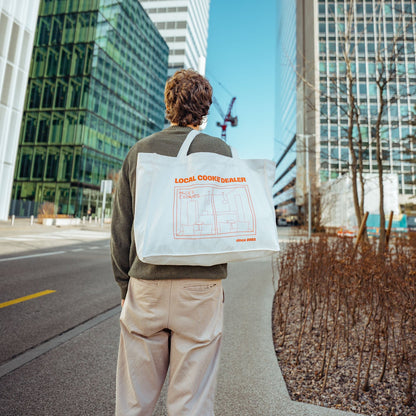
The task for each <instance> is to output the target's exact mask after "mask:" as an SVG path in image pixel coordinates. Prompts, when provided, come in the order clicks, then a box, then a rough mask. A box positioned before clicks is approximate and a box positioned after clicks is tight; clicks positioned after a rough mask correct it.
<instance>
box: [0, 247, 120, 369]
mask: <svg viewBox="0 0 416 416" xmlns="http://www.w3.org/2000/svg"><path fill="white" fill-rule="evenodd" d="M47 290H50V291H54V292H53V293H49V294H46V295H43V296H39V297H36V298H33V299H29V300H26V301H23V302H19V303H16V304H12V305H10V306H6V307H3V308H0V322H1V330H0V336H1V340H2V341H1V344H0V364H2V363H4V362H6V361H8V360H10V359H11V358H12V357H14V356H16V355H18V354H21V353H23V352H24V351H26V350H28V349H30V348H33V347H35V346H37V345H39V344H41V343H43V342H45V341H47V340H49V339H51V338H54V337H56V336H58V335H59V334H62V333H63V332H65V331H68V330H69V329H71V328H74V327H77V326H79V325H80V324H82V323H83V322H85V321H88V320H90V319H92V318H94V317H96V316H97V315H99V314H101V313H103V312H105V311H107V310H109V309H111V308H114V307H116V306H117V305H118V304H119V297H120V295H119V290H118V286H117V285H116V283H115V281H114V279H113V276H112V271H111V264H110V256H109V242H108V240H102V241H93V242H86V243H83V244H77V245H69V246H60V247H57V248H54V247H51V248H49V249H44V250H35V251H30V252H21V253H18V255H8V256H1V257H0V303H4V302H7V301H11V300H14V299H19V298H21V297H25V296H29V295H34V294H38V293H40V292H43V291H47Z"/></svg>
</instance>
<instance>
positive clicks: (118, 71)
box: [11, 0, 169, 216]
mask: <svg viewBox="0 0 416 416" xmlns="http://www.w3.org/2000/svg"><path fill="white" fill-rule="evenodd" d="M168 55H169V50H168V46H167V44H166V43H165V41H164V40H163V38H162V37H161V36H160V34H159V32H158V31H157V29H156V27H155V26H154V24H153V23H152V21H151V20H150V18H149V17H148V16H147V14H146V13H145V11H144V10H143V8H142V7H141V5H140V3H139V2H138V1H137V0H119V1H116V0H111V1H109V0H89V1H87V0H42V1H41V4H40V9H39V18H38V24H37V30H36V35H35V42H34V49H33V55H32V64H31V69H30V75H29V76H30V77H29V84H28V88H27V95H26V102H25V108H24V110H25V111H24V116H23V121H22V128H21V132H20V142H19V150H18V156H17V162H16V170H15V181H14V186H13V195H12V204H11V212H12V211H13V210H14V212H13V213H15V214H16V215H30V214H31V213H34V214H35V215H36V210H35V208H34V207H36V205H37V204H39V203H43V202H52V203H54V204H55V207H56V213H58V214H68V215H75V216H82V215H86V214H87V212H88V211H91V212H92V214H94V213H96V214H98V215H100V212H99V210H100V200H101V194H100V183H101V181H102V180H104V179H111V178H114V177H115V175H116V172H118V171H119V169H120V167H121V165H122V162H123V160H124V158H125V156H126V154H127V152H128V150H129V149H130V147H131V146H132V145H134V143H135V142H136V141H137V140H140V139H141V138H143V137H145V136H148V135H149V134H151V133H153V132H155V131H157V130H159V129H161V128H163V123H164V102H163V91H164V84H165V82H166V76H167V67H168ZM21 201H27V202H29V201H30V204H29V205H31V206H30V207H29V208H28V204H22V203H21ZM29 211H32V212H29Z"/></svg>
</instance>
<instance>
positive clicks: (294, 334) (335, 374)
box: [273, 298, 416, 416]
mask: <svg viewBox="0 0 416 416" xmlns="http://www.w3.org/2000/svg"><path fill="white" fill-rule="evenodd" d="M276 302H277V298H275V301H274V307H273V340H274V344H275V350H276V354H277V358H278V361H279V366H280V368H281V371H282V373H283V377H284V379H285V381H286V385H287V388H288V391H289V394H290V397H291V399H292V400H296V401H301V402H306V403H311V404H315V405H318V406H324V407H330V408H334V409H338V410H345V411H351V412H355V413H360V414H364V415H371V416H399V415H400V416H416V404H415V402H414V401H412V402H411V403H407V404H404V402H405V401H406V394H405V392H404V387H403V386H405V385H406V380H407V377H408V376H407V373H406V372H403V373H401V372H398V373H396V372H395V370H394V369H393V368H394V366H393V365H388V366H387V369H386V373H385V377H384V380H383V381H382V382H379V381H378V377H379V375H380V373H381V369H382V362H381V358H380V357H379V356H377V354H375V357H374V358H373V363H372V366H371V377H370V383H369V384H370V386H369V390H368V391H363V390H362V388H360V392H359V398H358V401H356V400H354V399H353V394H354V390H355V385H356V382H357V362H358V356H359V351H353V350H351V351H350V354H349V355H348V356H347V355H346V354H345V351H346V345H345V342H343V341H341V344H340V346H339V350H340V353H339V354H338V359H337V362H336V363H335V357H334V358H333V361H332V364H331V366H330V370H329V372H328V375H327V381H326V388H325V389H324V391H322V384H323V378H324V377H320V376H319V373H320V368H321V366H322V345H321V346H320V345H319V344H320V334H319V333H318V332H317V330H312V331H310V332H309V331H308V332H305V334H304V336H303V340H302V348H301V354H300V355H299V357H298V358H299V363H298V364H297V365H296V363H295V356H296V349H297V348H296V345H297V339H298V334H299V326H300V322H301V320H300V311H299V310H296V307H295V306H293V307H292V308H291V310H290V311H289V316H290V319H289V322H288V324H287V327H286V338H285V343H284V346H283V347H280V346H279V344H280V342H281V334H280V332H279V328H278V326H277V322H278V320H277V316H276V310H277V308H276ZM368 355H369V351H364V356H365V357H368ZM392 359H393V358H392ZM367 362H368V361H367V359H365V363H367ZM365 363H364V366H363V367H364V368H362V370H361V374H362V376H361V377H363V374H364V372H365V371H366V365H365ZM415 384H416V382H414V383H413V397H416V387H415Z"/></svg>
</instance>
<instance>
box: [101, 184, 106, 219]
mask: <svg viewBox="0 0 416 416" xmlns="http://www.w3.org/2000/svg"><path fill="white" fill-rule="evenodd" d="M102 211H103V212H102V214H101V227H103V226H104V216H105V189H104V192H103V208H102Z"/></svg>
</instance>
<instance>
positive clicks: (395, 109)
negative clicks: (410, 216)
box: [315, 0, 416, 205]
mask: <svg viewBox="0 0 416 416" xmlns="http://www.w3.org/2000/svg"><path fill="white" fill-rule="evenodd" d="M317 7H318V9H317V22H316V25H315V30H316V32H315V33H316V36H317V38H316V41H315V44H316V45H319V48H318V46H317V47H316V49H317V51H316V52H317V53H316V55H317V56H318V71H319V90H320V94H319V104H318V107H319V111H318V113H319V120H318V123H316V126H319V128H318V127H317V129H316V130H317V131H316V134H317V137H319V138H320V142H319V149H318V148H316V152H317V155H318V157H319V180H320V181H321V182H326V181H328V180H330V179H334V178H337V177H338V176H339V175H340V174H343V173H345V172H347V171H348V170H349V165H350V162H351V160H350V156H349V150H348V141H347V131H348V114H347V110H346V107H345V106H346V105H347V82H346V73H347V72H346V59H345V55H344V50H345V44H346V42H345V34H346V33H348V31H350V41H349V52H348V57H349V58H350V59H351V70H352V73H353V76H354V85H353V86H352V91H353V94H354V96H355V97H356V100H357V108H358V111H359V115H360V127H359V129H360V131H358V128H357V126H356V125H355V126H354V132H353V134H354V137H355V139H356V140H358V137H359V133H361V138H362V141H363V147H364V171H365V172H367V173H377V161H376V144H375V139H374V135H375V126H376V121H377V117H378V115H379V109H380V108H381V99H380V94H379V89H378V86H377V80H378V79H379V78H380V75H379V74H380V73H382V74H383V76H384V75H385V78H386V80H387V86H386V88H385V91H384V94H383V99H384V100H385V102H386V104H385V109H384V111H383V113H382V121H381V123H382V128H381V139H382V159H383V170H384V171H385V173H386V174H391V173H395V174H397V175H398V180H399V194H400V201H401V204H402V205H404V204H406V203H407V202H410V199H411V196H414V195H415V194H416V184H415V178H416V166H415V164H414V163H411V162H410V157H409V154H408V152H407V150H406V149H407V148H408V146H409V143H408V141H407V139H406V138H407V137H408V136H409V134H414V133H415V127H414V126H412V125H411V123H410V120H411V117H412V114H413V109H414V108H415V106H416V54H415V40H416V22H415V19H416V2H415V1H414V0H388V1H387V0H384V1H369V0H361V1H355V2H354V3H353V8H350V7H349V2H345V3H344V2H339V1H334V0H319V1H318V4H317ZM349 16H351V19H352V21H351V23H350V24H349V23H348V17H349ZM349 25H350V29H348V27H349ZM383 72H385V73H383ZM410 150H412V152H413V154H415V152H416V149H415V148H413V149H410ZM413 157H414V156H413Z"/></svg>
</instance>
